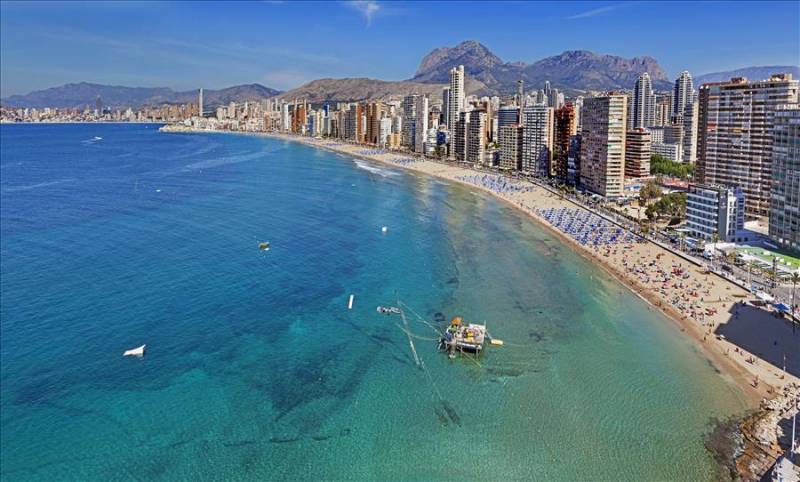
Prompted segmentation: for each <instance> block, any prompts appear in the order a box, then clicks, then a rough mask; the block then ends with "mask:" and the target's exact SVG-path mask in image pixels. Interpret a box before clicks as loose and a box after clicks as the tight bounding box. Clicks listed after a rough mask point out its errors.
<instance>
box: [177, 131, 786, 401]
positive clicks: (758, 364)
mask: <svg viewBox="0 0 800 482" xmlns="http://www.w3.org/2000/svg"><path fill="white" fill-rule="evenodd" d="M162 131H163V132H176V133H209V134H213V133H218V134H238V135H252V136H256V137H268V138H272V139H279V140H285V141H291V142H298V143H301V144H304V145H307V146H310V147H314V148H318V149H324V150H327V151H329V152H333V153H336V154H341V155H345V156H349V157H353V158H357V159H362V160H366V161H368V162H375V163H378V164H382V165H385V166H389V167H394V168H402V169H404V170H406V171H409V172H413V173H418V174H424V175H429V176H433V177H436V178H439V179H444V180H447V181H451V182H456V183H459V184H462V185H464V186H468V187H472V188H477V189H479V190H481V191H483V192H485V193H488V194H490V195H492V196H493V197H494V198H495V199H498V200H500V201H502V202H504V203H506V204H508V205H509V206H511V207H513V208H515V209H516V210H518V211H520V212H521V213H522V214H524V215H526V216H527V217H528V218H529V219H531V220H533V221H534V222H535V223H536V224H537V225H539V226H542V227H545V228H546V229H548V231H549V232H550V233H551V234H554V235H555V236H556V237H557V238H558V239H559V240H561V241H562V242H564V244H566V245H567V246H569V247H570V249H571V250H572V251H573V252H575V253H577V254H579V255H580V256H582V257H584V259H586V260H588V261H590V262H592V263H594V264H596V265H598V266H600V267H601V268H602V269H603V271H605V272H606V273H607V274H609V275H610V276H611V277H613V278H614V279H615V280H616V281H618V282H620V283H621V284H623V285H624V286H625V287H626V288H628V289H630V290H631V291H632V292H633V293H634V294H635V295H636V296H638V297H639V298H640V299H642V300H643V301H644V302H645V303H647V305H648V309H654V310H656V311H658V312H660V313H661V314H662V315H663V316H665V317H666V318H668V319H669V320H670V321H671V322H673V323H674V324H675V325H676V326H677V327H678V328H679V329H680V331H681V332H683V333H685V334H687V335H688V336H689V337H690V338H691V339H692V340H693V341H694V342H696V345H695V348H697V349H698V351H699V352H700V353H702V354H703V355H704V356H705V357H706V358H707V359H708V360H709V362H710V363H711V364H712V366H713V367H714V369H715V370H717V371H718V372H719V373H720V375H723V376H724V377H727V378H729V380H730V381H731V382H733V383H734V384H735V385H736V386H737V387H739V388H740V389H741V391H742V394H743V398H744V401H745V404H746V405H747V407H748V408H749V409H755V408H757V407H758V406H759V403H760V402H761V401H762V399H765V398H767V399H771V398H774V397H776V396H777V395H778V394H779V393H780V392H781V391H782V389H783V387H786V386H788V385H790V384H792V383H795V384H800V378H798V377H796V376H794V375H792V374H790V373H786V374H785V378H781V373H780V368H777V367H775V366H774V365H773V364H771V363H769V362H768V361H766V360H764V359H762V358H761V357H759V356H758V355H757V354H755V353H749V352H746V351H745V350H744V349H742V348H740V347H738V346H737V345H735V344H733V343H731V342H730V341H728V340H726V339H724V338H723V339H719V338H718V337H717V336H714V333H713V330H714V329H716V328H718V327H720V326H721V325H725V324H726V323H727V322H728V321H731V320H733V319H735V318H737V317H738V316H739V314H738V313H739V307H738V305H737V304H736V303H738V302H739V301H742V300H746V299H751V298H752V295H751V294H750V293H748V292H747V291H745V290H744V289H742V288H741V287H739V286H738V285H735V284H734V283H732V282H730V281H727V280H725V279H723V278H720V277H717V276H716V275H714V274H709V273H706V272H705V271H703V270H702V269H701V268H699V267H697V266H694V265H692V264H691V263H689V262H688V261H686V260H685V259H683V258H681V257H679V256H677V255H675V254H674V253H672V252H670V251H668V250H666V249H664V248H662V247H661V246H659V245H657V244H655V243H653V242H652V241H650V240H646V241H645V242H644V243H634V244H633V245H631V246H630V247H625V245H622V244H619V245H614V246H610V247H609V246H603V247H594V248H590V247H589V246H588V245H582V244H580V243H578V242H577V241H576V240H575V239H573V238H572V237H570V236H568V235H567V234H566V233H564V232H562V231H560V230H559V229H557V228H556V227H555V226H553V225H552V224H550V223H549V222H548V221H547V220H545V219H544V218H543V217H542V216H541V215H540V214H539V213H538V212H537V211H536V209H539V208H564V207H566V208H569V209H579V210H581V211H588V210H586V209H585V208H583V207H581V206H579V205H577V204H573V203H572V202H571V201H569V200H567V199H562V198H560V197H559V196H557V195H555V194H553V193H551V192H550V191H548V190H546V189H544V188H542V187H541V186H538V185H535V184H532V183H529V182H527V181H518V180H511V179H510V178H507V179H509V180H510V181H511V182H512V183H515V184H516V183H520V184H524V185H526V186H532V187H533V190H532V191H530V192H502V193H501V192H497V191H494V190H492V189H489V188H487V187H485V186H481V185H478V184H474V183H471V182H467V181H466V180H464V179H460V178H459V176H465V175H467V176H474V175H476V174H478V175H487V176H498V174H496V173H491V172H485V171H479V170H474V169H470V168H468V167H466V166H458V165H450V164H441V163H438V162H435V161H430V160H427V159H419V158H418V157H417V156H416V155H415V154H412V153H403V152H392V151H382V150H379V149H378V148H374V147H371V146H366V145H356V144H348V143H343V142H338V141H335V140H332V139H330V140H329V139H316V138H310V137H301V136H296V135H289V134H281V133H271V132H234V131H212V130H204V129H195V128H188V127H183V126H165V128H163V129H162ZM407 159H413V161H412V162H398V161H405V160H407ZM589 212H590V211H589ZM631 258H635V259H634V261H633V266H635V267H636V270H639V271H634V270H633V269H632V268H631V266H630V259H631ZM646 263H651V264H646ZM645 265H646V266H648V267H649V266H652V265H655V268H654V269H658V270H662V271H664V272H669V270H670V267H675V266H680V267H681V269H685V271H684V272H685V273H686V274H685V275H684V276H688V277H687V278H686V280H685V281H686V285H687V287H688V286H689V285H694V286H696V287H695V288H690V289H689V290H688V292H689V293H692V294H693V296H694V297H695V298H699V300H700V301H698V300H697V299H692V298H690V297H688V295H684V299H687V298H688V299H689V300H691V301H693V302H694V303H695V305H697V306H699V307H700V308H696V309H697V310H698V311H700V312H701V313H703V314H702V315H700V316H701V319H702V320H703V322H702V324H701V323H699V322H698V321H696V320H695V319H692V318H691V317H690V316H689V315H688V312H685V313H681V310H680V309H679V308H678V307H676V306H673V303H671V302H670V296H673V297H675V296H677V295H678V294H680V292H679V291H678V288H677V286H675V287H673V289H671V290H670V289H669V287H667V288H666V289H663V288H662V289H660V290H659V289H658V288H659V286H658V285H659V284H660V283H659V282H653V281H651V280H650V276H651V274H650V273H649V272H648V273H646V274H645V273H642V272H641V270H642V266H645ZM687 265H688V266H687ZM662 271H659V272H662ZM652 276H657V274H652ZM676 284H677V283H676ZM680 286H681V289H685V287H684V283H683V282H680ZM702 288H706V291H705V292H704V293H705V296H706V297H708V298H709V300H707V301H706V300H705V299H704V297H700V296H699V292H700V290H701V289H702ZM715 298H716V300H715ZM673 301H674V300H673ZM709 308H713V309H714V310H715V312H714V313H713V315H706V314H705V313H706V309H709ZM691 313H692V315H694V314H695V311H694V310H693V311H692V312H691ZM764 315H765V316H767V313H766V312H764ZM755 335H757V334H755ZM797 350H798V349H795V353H794V355H795V356H797V355H798V353H797Z"/></svg>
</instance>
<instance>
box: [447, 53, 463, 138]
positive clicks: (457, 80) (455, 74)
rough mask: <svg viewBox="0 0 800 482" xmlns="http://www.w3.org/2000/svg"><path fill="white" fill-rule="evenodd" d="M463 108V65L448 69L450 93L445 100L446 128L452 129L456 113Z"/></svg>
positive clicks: (455, 120)
mask: <svg viewBox="0 0 800 482" xmlns="http://www.w3.org/2000/svg"><path fill="white" fill-rule="evenodd" d="M463 110H464V66H463V65H459V66H458V67H457V68H452V69H450V95H449V100H448V102H447V129H448V130H450V131H453V130H454V127H455V123H456V122H457V121H458V118H459V117H458V114H459V113H460V112H462V111H463Z"/></svg>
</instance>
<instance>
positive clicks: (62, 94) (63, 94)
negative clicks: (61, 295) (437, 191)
mask: <svg viewBox="0 0 800 482" xmlns="http://www.w3.org/2000/svg"><path fill="white" fill-rule="evenodd" d="M457 65H464V70H465V73H466V80H465V86H464V87H465V91H466V92H467V94H477V95H495V94H500V95H503V94H511V93H514V92H516V89H517V81H518V80H523V81H524V82H525V89H526V90H528V91H530V90H533V89H541V88H542V87H543V86H544V83H545V81H548V80H549V81H550V84H551V85H552V87H554V88H558V89H561V90H562V91H564V92H566V93H567V94H568V95H576V94H582V93H586V92H591V91H595V92H598V91H608V90H620V89H632V88H633V85H634V84H635V82H636V79H637V78H638V77H639V75H641V74H642V73H643V72H648V73H649V74H650V79H651V81H652V84H653V88H654V89H656V90H667V89H671V87H672V82H671V81H670V79H669V78H668V77H667V74H666V73H665V72H664V69H662V68H661V66H660V65H659V64H658V62H657V61H656V60H655V59H653V58H652V57H647V56H644V57H633V58H630V59H628V58H623V57H618V56H614V55H606V54H598V53H594V52H589V51H586V50H568V51H565V52H563V53H561V54H559V55H555V56H552V57H547V58H544V59H541V60H538V61H536V62H533V63H530V64H528V63H525V62H506V61H504V60H502V59H501V58H500V57H498V56H497V55H495V54H494V53H492V52H491V51H490V50H489V49H488V48H486V47H485V46H484V45H483V44H481V43H480V42H477V41H475V40H467V41H464V42H461V43H459V44H458V45H456V46H455V47H440V48H436V49H434V50H432V51H431V52H430V53H428V54H427V55H426V56H425V57H423V58H422V60H421V62H420V64H419V67H418V68H417V71H416V72H415V73H414V76H413V77H411V78H410V79H408V80H400V81H386V80H378V79H370V78H340V79H330V78H326V79H317V80H313V81H311V82H308V83H306V84H304V85H302V86H300V87H297V88H295V89H292V90H289V91H287V92H281V91H278V90H276V89H271V88H269V87H265V86H263V85H260V84H246V85H237V86H233V87H228V88H225V89H220V90H205V91H204V104H205V106H206V108H213V107H215V106H217V105H220V104H227V103H229V102H245V101H257V100H260V99H265V98H269V97H275V96H280V98H282V99H285V100H289V101H291V100H293V99H295V98H296V99H305V100H306V101H308V102H314V103H318V102H325V101H360V100H366V99H375V100H389V99H397V98H399V97H401V96H403V95H407V94H411V93H415V94H427V95H429V96H431V97H432V98H434V99H437V98H441V92H442V88H443V87H445V86H446V85H447V83H448V82H449V71H450V69H451V68H453V67H454V66H457ZM777 72H791V73H792V74H793V75H795V76H798V75H800V72H798V67H796V66H794V67H790V66H767V67H746V68H743V69H739V70H735V71H730V72H717V73H711V74H705V75H700V76H697V77H695V87H697V86H699V85H700V84H701V83H703V82H712V81H718V80H724V79H728V78H730V77H735V76H745V77H748V78H750V79H761V78H768V77H769V75H770V74H773V73H777ZM98 95H99V96H100V98H101V99H102V102H103V105H104V106H109V107H112V108H125V107H133V108H138V107H141V106H145V105H158V104H163V103H170V104H179V103H187V102H196V99H197V91H194V90H192V91H188V92H176V91H174V90H172V89H169V88H166V87H155V88H150V87H121V86H109V85H101V84H90V83H87V82H81V83H78V84H66V85H63V86H60V87H54V88H50V89H45V90H39V91H35V92H31V93H29V94H25V95H12V96H10V97H7V98H5V99H2V104H3V105H6V106H12V107H39V108H41V107H83V106H86V105H89V106H94V104H95V99H96V98H97V96H98Z"/></svg>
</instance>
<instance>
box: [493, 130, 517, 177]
mask: <svg viewBox="0 0 800 482" xmlns="http://www.w3.org/2000/svg"><path fill="white" fill-rule="evenodd" d="M497 135H498V137H499V141H500V142H499V145H500V162H499V166H500V169H510V170H515V171H516V170H520V169H521V168H522V127H520V126H519V125H504V126H500V129H499V131H498V134H497Z"/></svg>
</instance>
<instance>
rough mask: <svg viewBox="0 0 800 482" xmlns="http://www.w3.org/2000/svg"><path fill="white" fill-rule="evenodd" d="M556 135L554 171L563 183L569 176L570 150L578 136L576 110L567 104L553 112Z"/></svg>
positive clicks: (554, 140) (554, 141) (554, 139)
mask: <svg viewBox="0 0 800 482" xmlns="http://www.w3.org/2000/svg"><path fill="white" fill-rule="evenodd" d="M553 116H554V118H555V119H554V125H555V129H554V130H555V135H554V138H553V171H554V175H555V176H556V178H558V180H560V181H561V182H567V180H568V177H569V176H568V175H569V149H570V145H571V142H572V138H573V136H575V134H576V123H575V108H574V107H573V105H572V104H570V103H567V104H565V105H564V106H563V107H561V108H560V109H556V110H555V111H554V112H553Z"/></svg>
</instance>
